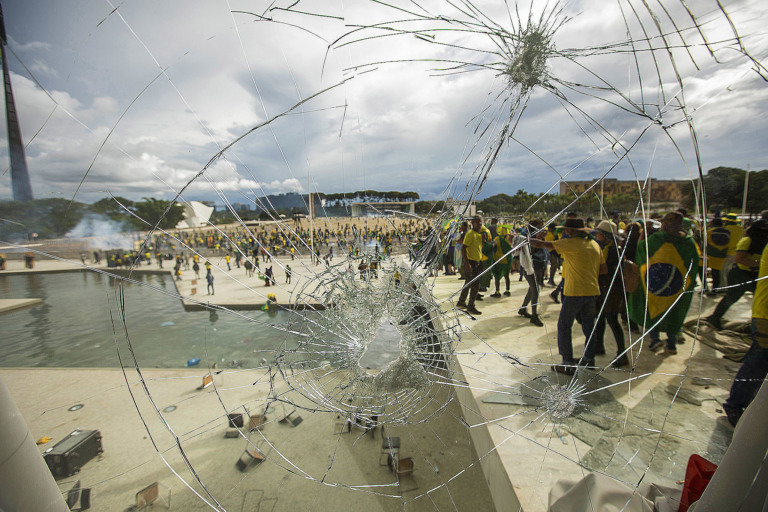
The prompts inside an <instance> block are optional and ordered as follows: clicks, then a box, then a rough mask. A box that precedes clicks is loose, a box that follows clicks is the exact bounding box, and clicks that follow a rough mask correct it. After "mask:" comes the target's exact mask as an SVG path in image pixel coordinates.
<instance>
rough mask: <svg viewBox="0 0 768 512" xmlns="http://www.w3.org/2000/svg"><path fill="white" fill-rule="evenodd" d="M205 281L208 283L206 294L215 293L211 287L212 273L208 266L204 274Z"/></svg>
mask: <svg viewBox="0 0 768 512" xmlns="http://www.w3.org/2000/svg"><path fill="white" fill-rule="evenodd" d="M205 281H206V282H207V283H208V295H216V292H215V291H214V289H213V274H212V273H211V269H210V268H209V269H208V271H207V272H206V274H205Z"/></svg>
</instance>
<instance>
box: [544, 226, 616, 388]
mask: <svg viewBox="0 0 768 512" xmlns="http://www.w3.org/2000/svg"><path fill="white" fill-rule="evenodd" d="M564 232H565V235H567V237H568V238H563V239H562V240H556V241H554V242H547V241H545V240H537V239H535V238H532V239H531V245H532V246H533V247H536V248H539V247H544V248H546V249H549V250H553V249H554V250H555V251H557V253H558V254H560V255H561V256H563V274H564V275H565V284H564V289H563V306H562V308H561V309H560V316H559V318H558V320H557V348H558V351H559V352H560V356H561V357H562V364H556V365H553V366H552V369H553V370H555V371H556V372H558V373H564V374H566V375H573V374H574V373H575V371H576V366H575V365H576V364H577V361H576V360H575V359H574V357H573V338H572V334H571V328H572V327H573V322H574V320H576V318H577V317H580V318H581V330H582V332H583V333H584V336H586V338H587V341H586V347H585V349H584V355H583V356H582V357H581V360H580V361H579V362H578V364H580V365H585V366H594V364H595V351H596V349H597V343H595V342H593V341H594V340H593V339H592V331H593V330H594V326H595V319H596V317H597V300H598V298H599V297H600V285H599V283H598V276H599V275H600V274H605V273H606V272H607V271H608V268H607V266H606V264H605V256H604V255H603V251H602V250H601V249H600V246H599V245H598V244H597V242H595V241H594V240H592V239H591V238H589V235H588V234H587V232H586V229H585V224H584V219H581V218H578V217H572V218H568V219H566V221H565V226H564Z"/></svg>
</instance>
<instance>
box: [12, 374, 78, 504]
mask: <svg viewBox="0 0 768 512" xmlns="http://www.w3.org/2000/svg"><path fill="white" fill-rule="evenodd" d="M0 510H5V511H7V512H11V511H24V510H40V511H43V512H48V511H51V512H59V511H60V512H68V511H69V507H67V504H66V502H65V501H64V497H63V496H62V494H61V491H59V487H58V486H57V485H56V481H55V480H54V479H53V475H51V471H50V470H49V469H48V466H47V465H46V463H45V461H44V460H43V457H42V455H40V451H39V450H38V449H37V445H36V444H35V441H34V440H33V439H32V434H31V433H30V431H29V429H28V428H27V424H26V423H25V422H24V418H23V417H22V416H21V413H20V412H19V409H18V408H17V407H16V403H15V402H14V401H13V398H12V397H11V393H10V392H9V391H8V388H7V387H5V383H4V382H3V379H1V378H0Z"/></svg>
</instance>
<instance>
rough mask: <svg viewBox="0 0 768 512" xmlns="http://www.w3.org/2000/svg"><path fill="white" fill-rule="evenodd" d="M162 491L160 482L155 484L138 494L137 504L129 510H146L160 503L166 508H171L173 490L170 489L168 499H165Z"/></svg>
mask: <svg viewBox="0 0 768 512" xmlns="http://www.w3.org/2000/svg"><path fill="white" fill-rule="evenodd" d="M163 494H164V493H162V492H161V489H160V482H154V483H152V484H150V485H148V486H146V487H145V488H143V489H142V490H140V491H139V492H137V493H136V504H135V505H133V506H131V507H130V508H129V509H128V510H144V509H145V508H147V507H150V506H153V505H154V504H155V503H157V502H158V501H160V502H162V503H163V505H164V506H165V508H167V509H170V508H171V490H170V489H168V499H167V500H166V499H165V498H164V497H163Z"/></svg>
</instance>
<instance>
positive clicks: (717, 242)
mask: <svg viewBox="0 0 768 512" xmlns="http://www.w3.org/2000/svg"><path fill="white" fill-rule="evenodd" d="M732 234H733V233H732V232H731V230H730V229H728V228H727V227H725V226H721V227H717V228H709V229H707V267H709V268H711V269H714V270H723V264H724V263H725V258H726V256H728V245H729V244H730V243H731V237H732Z"/></svg>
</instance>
